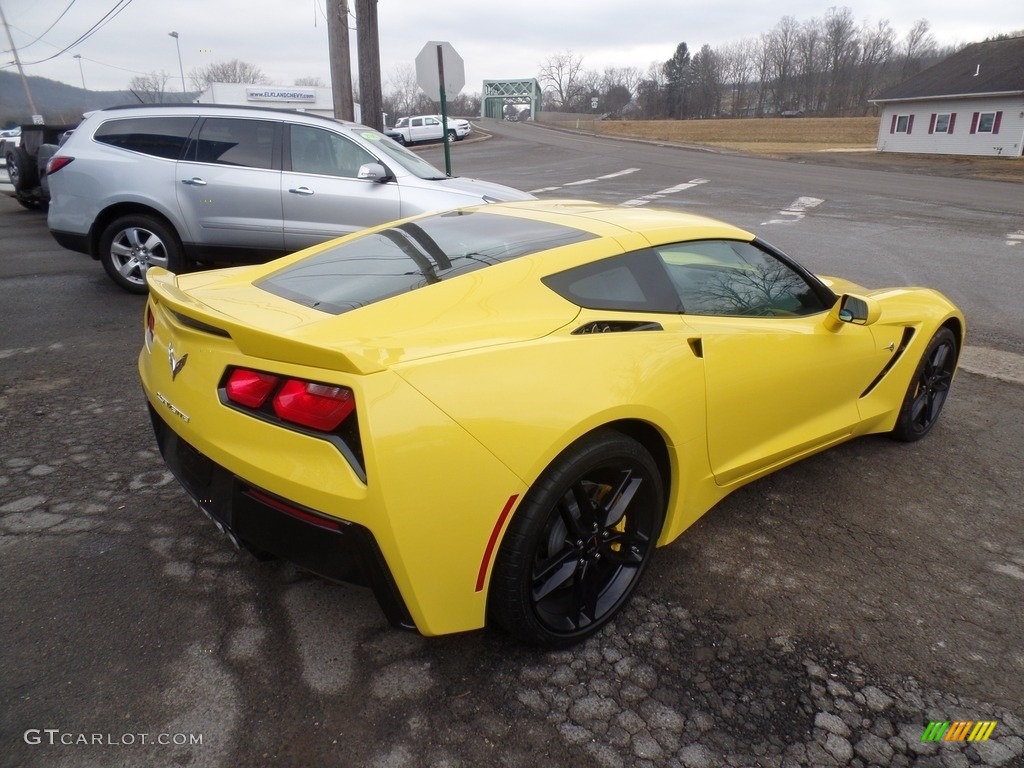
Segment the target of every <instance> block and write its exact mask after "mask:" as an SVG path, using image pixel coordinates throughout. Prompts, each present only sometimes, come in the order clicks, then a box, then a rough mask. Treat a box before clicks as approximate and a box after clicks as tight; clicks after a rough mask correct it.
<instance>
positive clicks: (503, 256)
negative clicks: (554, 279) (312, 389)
mask: <svg viewBox="0 0 1024 768" xmlns="http://www.w3.org/2000/svg"><path fill="white" fill-rule="evenodd" d="M593 237H594V235H593V234H591V233H589V232H584V231H582V230H578V229H573V228H571V227H564V226H561V225H558V224H549V223H547V222H542V221H533V220H530V219H521V218H518V217H514V216H499V215H495V214H492V213H487V212H486V211H449V212H447V213H442V214H437V215H434V216H429V217H427V218H423V219H418V220H416V221H411V222H406V223H404V224H398V225H396V226H394V227H388V228H387V229H383V230H380V231H377V232H371V233H368V234H365V235H362V236H360V237H356V238H355V239H347V240H344V241H342V242H339V243H338V244H337V245H335V246H334V247H331V248H328V249H327V250H325V251H322V252H320V253H318V254H316V255H315V256H310V257H309V258H307V259H302V260H301V261H298V262H296V263H295V264H292V265H290V266H288V267H285V268H284V269H281V270H279V271H277V272H274V273H272V274H270V275H267V277H265V278H263V279H262V280H259V281H257V282H256V286H257V287H259V288H262V289H263V290H265V291H268V292H270V293H273V294H275V295H277V296H281V297H283V298H286V299H289V300H291V301H295V302H297V303H299V304H303V305H305V306H308V307H313V308H314V309H319V310H321V311H323V312H328V313H331V314H335V315H338V314H341V313H343V312H347V311H349V310H352V309H357V308H358V307H362V306H365V305H367V304H372V303H374V302H376V301H381V300H382V299H386V298H389V297H391V296H397V295H398V294H402V293H407V292H409V291H414V290H416V289H417V288H423V287H425V286H427V285H430V284H432V283H438V282H440V281H442V280H450V279H451V278H453V277H457V276H459V275H463V274H466V273H468V272H473V271H475V270H478V269H482V268H483V267H486V266H490V265H492V264H500V263H502V262H505V261H509V260H510V259H515V258H518V257H520V256H526V255H528V254H531V253H538V252H539V251H544V250H548V249H551V248H557V247H559V246H562V245H569V244H572V243H578V242H582V241H583V240H589V239H591V238H593Z"/></svg>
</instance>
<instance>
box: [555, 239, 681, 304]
mask: <svg viewBox="0 0 1024 768" xmlns="http://www.w3.org/2000/svg"><path fill="white" fill-rule="evenodd" d="M543 283H544V284H545V285H546V286H547V287H548V288H550V289H551V290H553V291H554V292H555V293H557V294H559V295H560V296H562V297H563V298H565V299H568V300H569V301H571V302H572V303H573V304H578V305H579V306H581V307H587V308H588V309H608V310H616V311H633V312H660V313H667V312H672V313H676V312H680V311H681V309H682V307H681V306H680V303H679V297H678V296H677V295H676V292H675V291H674V290H673V289H672V286H671V285H670V284H669V282H668V280H666V278H665V268H664V266H663V265H662V263H661V259H660V258H659V257H658V254H657V253H655V252H654V251H652V250H642V251H633V252H631V253H625V254H622V255H621V256H612V257H611V258H607V259H601V260H600V261H595V262H591V263H589V264H584V265H582V266H580V267H574V268H573V269H568V270H566V271H565V272H559V273H557V274H554V275H549V276H547V277H545V278H543Z"/></svg>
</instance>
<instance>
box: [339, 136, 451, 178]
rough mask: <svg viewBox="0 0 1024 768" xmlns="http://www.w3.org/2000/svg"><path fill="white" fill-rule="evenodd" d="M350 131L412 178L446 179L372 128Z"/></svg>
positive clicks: (395, 142) (420, 159) (419, 158)
mask: <svg viewBox="0 0 1024 768" xmlns="http://www.w3.org/2000/svg"><path fill="white" fill-rule="evenodd" d="M350 130H351V131H352V133H354V134H355V135H356V136H358V137H359V138H361V139H362V140H363V141H368V142H370V144H371V146H373V147H374V149H376V150H377V151H378V152H379V153H380V154H382V155H386V156H387V160H388V161H389V162H391V163H396V164H398V165H400V166H402V168H404V169H405V170H407V171H408V172H409V173H411V174H412V175H413V176H418V177H420V178H421V179H446V178H448V177H447V176H445V175H444V173H443V172H441V171H439V170H437V168H435V167H434V166H432V165H431V164H430V163H428V162H427V161H426V160H424V159H423V158H421V157H420V156H419V155H417V154H416V153H415V152H410V151H409V150H408V149H406V148H405V147H403V146H402V145H401V144H399V143H398V142H397V141H395V140H393V139H389V138H388V137H387V136H385V135H384V134H383V133H380V132H378V131H375V130H373V129H372V128H352V129H350Z"/></svg>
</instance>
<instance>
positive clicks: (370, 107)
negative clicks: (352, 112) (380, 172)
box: [356, 0, 384, 131]
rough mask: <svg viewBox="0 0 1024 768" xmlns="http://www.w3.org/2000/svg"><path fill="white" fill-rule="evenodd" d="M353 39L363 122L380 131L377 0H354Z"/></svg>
mask: <svg viewBox="0 0 1024 768" xmlns="http://www.w3.org/2000/svg"><path fill="white" fill-rule="evenodd" d="M356 40H357V42H358V43H359V100H360V102H361V105H362V112H363V124H364V125H368V126H370V127H371V128H376V129H377V130H378V131H382V130H384V119H383V118H384V116H383V114H382V112H383V109H384V96H383V94H382V93H381V85H380V35H379V34H378V31H377V0H356Z"/></svg>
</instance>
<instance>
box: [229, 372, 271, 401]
mask: <svg viewBox="0 0 1024 768" xmlns="http://www.w3.org/2000/svg"><path fill="white" fill-rule="evenodd" d="M277 382H278V378H277V376H271V375H270V374H269V373H259V372H258V371H247V370H246V369H244V368H236V369H235V370H234V371H232V373H231V376H229V377H228V382H227V384H226V385H225V387H224V389H225V390H226V391H227V395H228V400H230V401H231V402H233V403H237V404H238V405H244V406H245V407H246V408H259V407H260V406H262V405H263V404H264V403H265V402H267V398H268V397H270V393H271V392H273V391H274V387H276V386H277Z"/></svg>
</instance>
